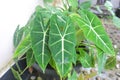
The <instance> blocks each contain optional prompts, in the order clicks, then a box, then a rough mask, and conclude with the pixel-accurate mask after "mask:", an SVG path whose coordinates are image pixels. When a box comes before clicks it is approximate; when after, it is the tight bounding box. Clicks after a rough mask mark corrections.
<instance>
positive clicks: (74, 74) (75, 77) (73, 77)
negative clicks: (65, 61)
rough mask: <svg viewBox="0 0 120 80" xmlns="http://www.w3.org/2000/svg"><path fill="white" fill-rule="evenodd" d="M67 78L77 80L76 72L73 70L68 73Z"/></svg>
mask: <svg viewBox="0 0 120 80" xmlns="http://www.w3.org/2000/svg"><path fill="white" fill-rule="evenodd" d="M68 80H77V73H76V72H75V71H73V73H72V75H68Z"/></svg>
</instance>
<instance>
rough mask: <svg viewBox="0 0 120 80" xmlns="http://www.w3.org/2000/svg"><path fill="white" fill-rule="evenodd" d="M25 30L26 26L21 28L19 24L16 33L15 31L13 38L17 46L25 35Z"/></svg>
mask: <svg viewBox="0 0 120 80" xmlns="http://www.w3.org/2000/svg"><path fill="white" fill-rule="evenodd" d="M23 32H24V27H22V28H19V26H17V28H16V30H15V33H14V38H13V43H14V47H15V48H16V47H17V46H18V44H19V43H20V41H21V39H22V36H23Z"/></svg>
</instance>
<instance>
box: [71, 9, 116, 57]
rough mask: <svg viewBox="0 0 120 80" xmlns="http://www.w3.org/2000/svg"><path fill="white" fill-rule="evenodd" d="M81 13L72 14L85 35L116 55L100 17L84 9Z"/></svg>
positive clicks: (105, 50)
mask: <svg viewBox="0 0 120 80" xmlns="http://www.w3.org/2000/svg"><path fill="white" fill-rule="evenodd" d="M80 14H81V15H80V16H81V17H80V16H79V15H76V14H75V15H71V16H72V18H73V19H74V20H75V21H77V23H78V25H79V27H80V28H81V29H82V30H83V32H84V35H85V37H86V38H87V39H88V40H90V41H92V42H93V43H94V44H95V45H96V46H97V47H98V48H100V49H101V50H103V51H104V52H105V53H106V54H108V55H115V52H114V48H113V46H112V42H111V40H110V38H109V37H108V35H107V33H106V31H105V29H104V27H103V25H102V23H101V21H100V20H99V18H98V17H97V16H96V15H95V14H93V13H91V12H89V11H86V10H84V11H83V10H82V11H81V12H80Z"/></svg>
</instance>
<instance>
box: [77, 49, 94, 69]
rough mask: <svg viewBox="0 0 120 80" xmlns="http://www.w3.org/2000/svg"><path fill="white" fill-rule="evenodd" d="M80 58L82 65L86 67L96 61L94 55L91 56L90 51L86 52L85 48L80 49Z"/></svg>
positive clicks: (91, 65)
mask: <svg viewBox="0 0 120 80" xmlns="http://www.w3.org/2000/svg"><path fill="white" fill-rule="evenodd" d="M79 52H80V53H79V54H78V56H79V57H78V60H79V61H80V62H81V64H82V66H83V67H85V68H88V67H93V66H94V61H93V56H90V55H89V53H87V52H85V51H84V50H83V49H79Z"/></svg>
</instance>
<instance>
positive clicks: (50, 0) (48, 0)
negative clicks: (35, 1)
mask: <svg viewBox="0 0 120 80" xmlns="http://www.w3.org/2000/svg"><path fill="white" fill-rule="evenodd" d="M43 1H44V2H45V3H47V2H49V3H50V2H53V1H54V0H43Z"/></svg>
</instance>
